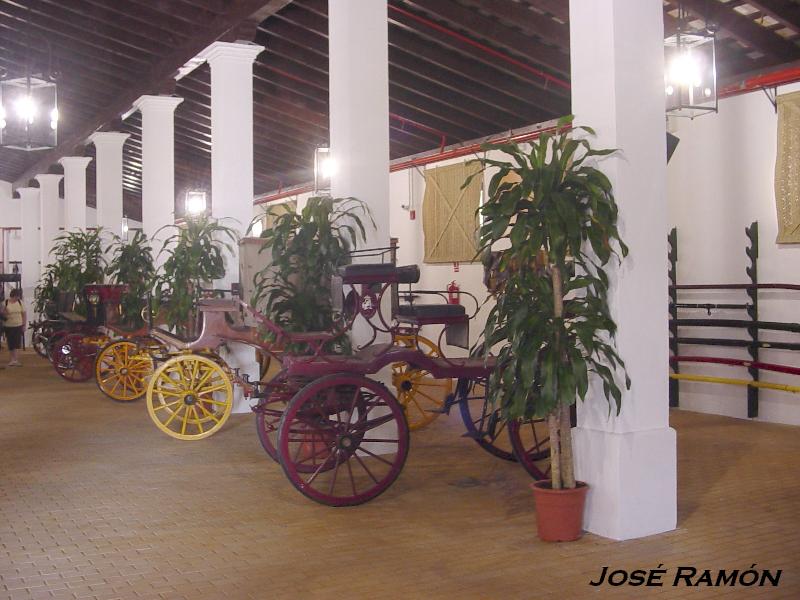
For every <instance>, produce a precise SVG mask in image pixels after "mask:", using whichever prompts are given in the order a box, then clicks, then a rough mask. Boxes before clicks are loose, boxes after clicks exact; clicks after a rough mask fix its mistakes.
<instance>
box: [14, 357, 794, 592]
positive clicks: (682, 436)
mask: <svg viewBox="0 0 800 600" xmlns="http://www.w3.org/2000/svg"><path fill="white" fill-rule="evenodd" d="M0 361H2V364H5V362H6V361H7V354H5V353H3V354H0ZM25 362H26V367H25V368H23V369H6V370H2V371H0V598H13V599H17V598H19V599H28V598H36V599H39V598H47V599H53V600H56V599H62V598H98V599H104V600H110V599H112V598H125V599H137V600H138V599H141V600H150V599H157V598H163V599H167V600H173V599H181V598H186V599H191V600H200V599H205V598H208V599H221V598H224V599H226V600H238V599H248V598H252V599H258V600H262V599H273V598H298V599H305V598H311V599H315V598H325V599H328V598H355V599H361V598H365V599H366V598H369V599H374V598H390V599H393V598H398V599H401V598H402V599H416V598H422V599H428V598H431V599H437V598H459V599H461V598H464V599H471V598H476V599H478V598H480V599H487V600H493V599H498V600H499V599H517V598H520V599H533V598H569V599H573V598H595V597H608V598H643V597H651V596H656V597H659V598H672V597H689V596H691V597H700V598H728V597H732V598H800V527H799V526H798V525H799V524H800V430H798V429H797V428H792V427H783V426H776V425H767V424H762V423H750V422H744V421H736V420H732V419H726V418H720V417H711V416H703V415H698V414H691V413H681V412H675V413H674V414H673V415H672V420H673V425H674V427H676V429H677V431H678V444H679V445H678V454H679V480H680V481H679V527H678V529H677V530H676V531H673V532H670V533H667V534H663V535H660V536H655V537H652V538H647V539H642V540H634V541H629V542H623V543H615V542H611V541H609V540H605V539H601V538H598V537H595V536H592V535H586V536H584V537H583V538H582V539H581V540H580V541H578V542H575V543H571V544H544V543H541V542H539V541H538V540H537V538H536V532H535V528H534V514H533V503H532V500H531V497H530V493H529V491H528V488H527V482H528V480H527V478H526V476H525V474H524V473H523V471H522V470H521V468H519V467H517V466H515V465H513V464H509V463H504V462H501V461H499V460H497V459H494V458H492V457H491V456H489V455H488V454H486V453H485V452H483V451H481V450H480V449H478V448H477V447H473V446H474V443H473V442H472V441H470V440H469V439H466V438H461V437H459V433H460V423H459V422H458V418H457V417H456V416H451V417H449V418H442V419H439V421H437V422H436V423H435V424H434V425H433V426H432V427H431V428H429V429H428V430H426V431H423V432H419V433H416V434H414V437H413V439H412V448H411V454H410V457H409V460H408V462H407V463H406V467H405V470H404V472H403V473H402V475H401V476H400V479H399V480H398V481H397V483H396V484H395V485H394V486H393V487H392V488H391V489H390V490H389V491H388V492H387V493H386V494H384V495H383V496H381V497H380V498H379V499H377V500H376V501H374V502H372V503H370V504H367V505H364V506H361V507H356V508H349V509H330V508H326V507H323V506H320V505H317V504H315V503H313V502H311V501H309V500H307V499H306V498H304V497H303V496H301V495H300V494H298V493H297V492H296V491H295V490H294V489H293V488H292V487H291V486H290V484H289V483H288V482H287V480H286V479H285V478H284V476H283V474H282V472H281V470H280V468H279V467H278V466H277V465H275V464H273V463H272V462H271V461H270V460H269V459H268V458H267V456H266V455H265V454H264V452H263V451H262V450H261V447H260V445H259V443H258V439H257V437H256V434H255V428H254V425H253V420H252V418H251V417H249V416H248V415H234V417H232V418H231V420H230V421H229V423H228V424H227V425H226V427H225V428H224V429H223V430H222V431H221V432H220V433H218V434H217V435H214V436H212V437H211V438H208V439H206V440H201V441H198V442H180V441H177V440H173V439H171V438H168V437H167V436H165V435H164V434H162V433H160V432H159V431H158V430H157V429H156V428H155V426H153V425H152V424H151V423H150V421H149V418H148V416H147V413H146V409H145V405H144V403H143V402H142V401H139V402H136V403H133V404H118V403H115V402H112V401H110V400H107V399H105V398H104V397H103V396H102V395H101V394H100V393H99V391H97V389H96V388H95V387H94V384H93V383H89V384H79V385H74V384H68V383H65V382H63V381H62V380H60V379H58V377H57V376H56V375H55V374H54V373H53V372H52V371H51V369H50V368H49V366H48V365H46V363H45V362H44V361H41V360H40V359H37V358H35V357H33V356H26V360H25ZM654 468H658V465H654ZM659 563H662V564H663V565H664V567H665V568H668V569H669V574H668V575H667V577H665V581H667V585H665V586H664V587H652V588H640V587H618V588H617V587H615V588H612V587H607V586H605V587H602V588H596V587H591V586H589V585H588V582H589V581H590V580H591V579H593V578H595V577H596V576H597V575H598V574H599V573H600V570H601V568H602V566H604V565H610V566H611V567H612V568H627V569H638V568H642V569H648V568H656V567H657V566H658V565H659ZM753 563H757V565H756V568H758V569H762V568H768V569H783V570H784V573H783V576H782V579H781V585H780V586H779V587H778V588H762V587H748V588H742V587H722V588H717V587H703V588H686V587H677V588H676V587H672V586H671V585H670V583H671V580H672V577H673V576H674V573H675V570H676V568H677V567H678V566H684V565H686V566H695V567H697V568H698V569H705V568H708V569H715V570H716V569H721V568H724V569H748V568H749V567H750V565H752V564H753Z"/></svg>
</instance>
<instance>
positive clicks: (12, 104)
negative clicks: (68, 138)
mask: <svg viewBox="0 0 800 600" xmlns="http://www.w3.org/2000/svg"><path fill="white" fill-rule="evenodd" d="M57 144H58V93H57V86H56V83H55V82H54V81H49V80H47V79H45V78H44V77H41V76H34V75H26V76H25V77H17V78H14V79H5V80H2V81H0V145H2V146H4V147H6V148H15V149H18V150H46V149H48V148H55V146H56V145H57Z"/></svg>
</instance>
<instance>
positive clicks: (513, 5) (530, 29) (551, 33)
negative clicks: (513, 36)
mask: <svg viewBox="0 0 800 600" xmlns="http://www.w3.org/2000/svg"><path fill="white" fill-rule="evenodd" d="M461 3H462V4H465V5H467V6H468V7H471V8H473V9H476V10H479V11H481V12H482V13H483V14H485V15H490V16H491V17H493V18H496V19H498V20H500V22H501V23H503V25H504V26H505V27H510V28H512V29H513V28H519V29H522V30H524V31H525V32H526V33H527V34H529V35H535V36H537V37H539V38H541V39H543V40H544V41H545V42H547V43H549V44H553V45H554V46H556V47H558V48H560V49H561V50H562V51H564V52H569V25H567V24H566V23H560V22H559V21H556V20H555V19H552V18H550V17H548V16H546V15H543V14H541V13H539V12H536V11H535V10H532V9H531V7H530V6H526V5H525V4H520V3H517V2H497V1H496V0H461ZM491 17H490V18H491Z"/></svg>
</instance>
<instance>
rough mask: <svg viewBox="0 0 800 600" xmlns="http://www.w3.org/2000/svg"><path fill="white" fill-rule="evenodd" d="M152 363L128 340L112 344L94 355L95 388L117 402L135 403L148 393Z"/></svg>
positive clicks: (144, 353)
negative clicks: (133, 401)
mask: <svg viewBox="0 0 800 600" xmlns="http://www.w3.org/2000/svg"><path fill="white" fill-rule="evenodd" d="M152 373H153V359H152V358H151V357H150V354H149V352H148V351H147V349H145V348H142V347H140V346H138V345H137V344H135V343H134V342H130V341H127V340H120V341H117V342H111V343H110V344H108V345H107V346H106V347H104V348H103V349H102V350H101V351H100V353H99V354H98V355H97V361H96V362H95V365H94V374H95V379H96V380H97V387H99V388H100V391H101V392H103V393H104V394H105V395H106V396H108V397H109V398H111V399H112V400H116V401H117V402H130V401H132V400H138V399H139V398H141V397H142V396H144V393H145V392H146V391H147V380H148V378H149V377H150V375H152Z"/></svg>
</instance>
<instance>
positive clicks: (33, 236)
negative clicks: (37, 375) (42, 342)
mask: <svg viewBox="0 0 800 600" xmlns="http://www.w3.org/2000/svg"><path fill="white" fill-rule="evenodd" d="M17 193H18V194H19V198H20V204H21V205H22V269H21V274H22V297H23V299H24V301H25V310H26V311H27V313H28V320H31V319H33V318H34V314H33V304H34V301H33V292H34V290H35V289H36V286H37V285H38V283H39V277H40V275H41V265H40V263H39V257H40V254H39V252H40V249H41V235H40V231H39V219H40V217H39V213H40V206H39V188H31V187H24V188H17ZM29 333H30V332H28V334H29Z"/></svg>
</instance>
